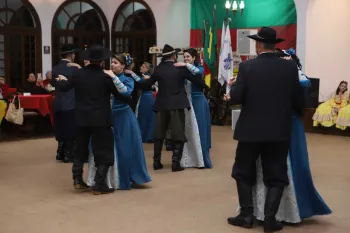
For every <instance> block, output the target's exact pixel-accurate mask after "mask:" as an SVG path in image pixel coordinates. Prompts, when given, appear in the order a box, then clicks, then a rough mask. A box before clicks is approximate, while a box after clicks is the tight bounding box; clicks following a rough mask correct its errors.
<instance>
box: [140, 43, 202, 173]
mask: <svg viewBox="0 0 350 233" xmlns="http://www.w3.org/2000/svg"><path fill="white" fill-rule="evenodd" d="M179 51H180V49H174V48H173V47H171V46H170V45H167V44H166V45H165V46H164V48H163V50H162V62H161V63H160V64H159V65H158V66H157V67H156V68H155V69H154V73H153V75H152V77H150V79H148V80H144V81H143V82H139V83H138V85H139V86H140V87H141V88H150V87H151V86H152V85H153V84H155V83H156V82H157V83H158V94H157V98H156V100H155V104H154V108H153V109H154V110H155V111H156V126H155V132H154V157H153V168H154V170H159V169H162V168H163V164H162V163H161V153H162V147H163V142H164V139H165V137H166V132H167V130H168V129H170V132H171V138H172V142H173V146H174V148H173V156H172V171H173V172H177V171H182V170H184V167H186V164H187V165H188V164H189V165H188V166H203V165H204V162H203V156H202V150H201V148H200V144H199V143H198V144H197V145H198V146H199V147H198V146H197V147H196V146H192V148H193V151H197V152H198V153H195V155H194V154H192V153H191V154H190V153H186V152H185V153H184V145H185V142H187V141H197V142H200V141H199V135H197V137H198V140H188V135H186V126H187V125H186V113H185V112H186V111H189V110H190V109H191V108H192V105H191V103H190V100H189V98H188V95H187V93H190V94H191V91H189V90H186V87H185V81H186V80H188V81H191V83H193V84H194V85H196V87H197V88H198V90H201V89H203V88H207V86H206V85H205V83H204V80H203V73H202V72H199V71H198V68H196V67H195V66H193V65H190V64H188V66H187V67H191V68H187V67H186V65H181V64H177V66H176V64H175V61H176V60H177V53H178V52H179ZM195 56H196V55H195ZM193 117H194V115H193ZM196 132H197V134H198V127H197V128H196V129H194V130H193V134H194V133H196ZM197 155H198V156H197ZM199 155H201V156H199ZM183 161H185V162H183ZM182 163H183V164H182ZM200 163H201V164H200Z"/></svg>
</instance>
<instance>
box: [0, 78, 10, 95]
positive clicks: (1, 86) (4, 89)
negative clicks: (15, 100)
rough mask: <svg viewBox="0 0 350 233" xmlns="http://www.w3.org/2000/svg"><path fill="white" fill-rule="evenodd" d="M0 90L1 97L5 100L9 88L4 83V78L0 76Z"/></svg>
mask: <svg viewBox="0 0 350 233" xmlns="http://www.w3.org/2000/svg"><path fill="white" fill-rule="evenodd" d="M0 89H1V92H2V97H3V98H6V96H7V95H8V92H9V86H8V85H7V84H6V83H5V78H4V77H1V76H0Z"/></svg>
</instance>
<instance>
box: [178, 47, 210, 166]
mask: <svg viewBox="0 0 350 233" xmlns="http://www.w3.org/2000/svg"><path fill="white" fill-rule="evenodd" d="M197 56H198V53H197V50H196V49H193V48H190V49H187V50H185V51H184V61H185V63H183V62H178V63H176V64H175V66H185V67H186V68H187V69H188V70H189V71H191V72H192V73H194V74H197V73H201V74H202V76H203V78H204V67H203V66H202V65H201V64H200V63H199V62H198V61H196V59H197ZM186 86H187V87H188V88H187V89H188V91H189V92H190V93H191V95H190V97H189V98H190V102H192V105H193V110H194V114H195V116H196V120H197V125H198V131H199V136H200V144H201V147H202V148H201V149H202V154H203V160H204V167H205V168H212V167H213V165H212V163H211V160H210V148H211V121H210V110H209V104H208V100H207V99H206V98H205V95H204V93H203V91H202V90H201V89H200V88H199V87H197V86H196V85H193V84H192V83H191V82H189V81H187V83H186Z"/></svg>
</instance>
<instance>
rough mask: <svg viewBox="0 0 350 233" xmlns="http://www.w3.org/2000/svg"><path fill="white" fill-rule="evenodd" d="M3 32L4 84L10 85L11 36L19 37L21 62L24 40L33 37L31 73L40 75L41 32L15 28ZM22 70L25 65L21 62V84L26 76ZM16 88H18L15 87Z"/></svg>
mask: <svg viewBox="0 0 350 233" xmlns="http://www.w3.org/2000/svg"><path fill="white" fill-rule="evenodd" d="M1 31H3V34H4V45H5V49H4V56H5V81H6V83H11V51H10V50H9V48H10V46H9V45H10V40H11V37H12V36H20V37H21V39H22V40H21V49H20V51H21V52H22V53H21V55H22V61H24V59H23V56H24V44H23V43H24V40H23V38H25V37H26V36H34V37H35V70H33V72H35V73H42V46H41V44H42V37H41V30H40V31H39V30H38V29H37V28H35V29H33V28H31V29H28V28H16V27H11V30H9V29H8V28H5V30H1ZM24 68H25V64H24V62H22V79H21V82H23V81H24V80H25V79H26V75H28V74H24ZM15 88H18V87H15Z"/></svg>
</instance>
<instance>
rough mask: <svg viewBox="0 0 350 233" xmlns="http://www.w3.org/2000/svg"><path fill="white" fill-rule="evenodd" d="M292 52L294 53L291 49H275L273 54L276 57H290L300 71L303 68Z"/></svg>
mask: <svg viewBox="0 0 350 233" xmlns="http://www.w3.org/2000/svg"><path fill="white" fill-rule="evenodd" d="M293 51H294V50H293V49H289V50H281V49H279V48H275V53H276V54H277V56H279V57H291V58H292V59H293V61H294V62H295V63H296V64H297V66H298V68H299V69H300V70H301V69H302V68H303V66H302V65H301V63H300V59H299V58H298V56H297V55H296V54H295V52H293Z"/></svg>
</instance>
